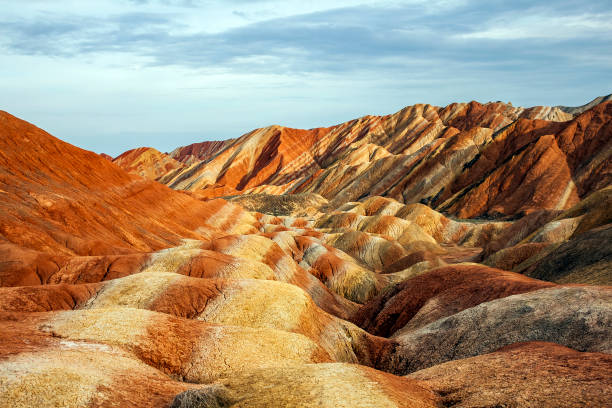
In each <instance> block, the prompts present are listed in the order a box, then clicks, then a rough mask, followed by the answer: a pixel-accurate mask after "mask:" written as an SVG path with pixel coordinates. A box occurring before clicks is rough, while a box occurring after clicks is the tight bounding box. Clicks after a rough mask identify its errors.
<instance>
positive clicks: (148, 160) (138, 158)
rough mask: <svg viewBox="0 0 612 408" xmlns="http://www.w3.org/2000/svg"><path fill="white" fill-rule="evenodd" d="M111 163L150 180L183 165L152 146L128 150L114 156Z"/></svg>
mask: <svg viewBox="0 0 612 408" xmlns="http://www.w3.org/2000/svg"><path fill="white" fill-rule="evenodd" d="M113 163H115V164H116V165H117V166H119V167H121V168H123V169H125V170H127V171H128V172H130V173H133V174H138V175H139V176H141V177H144V178H147V179H150V180H157V179H159V178H160V177H162V176H164V175H166V174H167V173H168V172H171V171H173V170H177V169H181V168H183V167H184V165H183V164H182V163H181V162H179V161H177V160H175V159H174V158H172V157H171V156H169V155H167V154H165V153H162V152H160V151H158V150H156V149H153V148H152V147H139V148H138V149H133V150H128V151H127V152H124V153H122V154H121V155H119V156H117V157H116V158H114V159H113Z"/></svg>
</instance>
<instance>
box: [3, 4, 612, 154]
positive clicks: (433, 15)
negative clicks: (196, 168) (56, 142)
mask: <svg viewBox="0 0 612 408" xmlns="http://www.w3.org/2000/svg"><path fill="white" fill-rule="evenodd" d="M0 9H1V10H2V13H1V15H0V110H5V111H7V112H9V113H11V114H13V115H15V116H18V117H20V118H22V119H24V120H27V121H29V122H31V123H34V124H35V125H37V126H39V127H41V128H43V129H45V130H46V131H48V132H50V133H51V134H53V135H54V136H57V137H59V138H61V139H63V140H65V141H67V142H69V143H72V144H74V145H77V146H79V147H82V148H84V149H88V150H93V151H95V152H98V153H101V152H104V153H107V154H110V155H112V156H116V155H118V154H119V153H121V152H123V151H125V150H128V149H131V148H135V147H140V146H151V147H155V148H157V149H158V150H160V151H165V152H167V151H171V150H173V149H174V148H175V147H177V146H181V145H187V144H190V143H195V142H200V141H204V140H222V139H227V138H232V137H238V136H240V135H242V134H244V133H246V132H248V131H250V130H252V129H255V128H258V127H263V126H268V125H272V124H279V125H283V126H290V127H297V128H313V127H319V126H330V125H333V124H337V123H341V122H344V121H347V120H350V119H353V118H357V117H360V116H363V115H367V114H389V113H393V112H396V111H398V110H400V109H401V108H402V107H404V106H407V105H412V104H415V103H430V104H433V105H439V106H444V105H447V104H449V103H452V102H467V101H471V100H477V101H480V102H487V101H498V100H501V101H504V102H508V101H511V102H512V103H513V104H514V105H521V106H534V105H566V106H577V105H582V104H584V103H586V102H588V101H590V100H592V99H593V98H595V97H597V96H600V95H606V94H609V93H612V23H611V22H612V1H611V0H604V1H598V0H590V1H588V2H585V1H564V0H557V1H554V2H551V1H538V0H531V1H523V0H513V1H495V0H486V1H484V0H472V1H467V0H465V1H464V0H408V1H375V0H363V1H350V0H338V1H329V0H328V1H319V0H313V1H304V0H302V1H294V0H283V1H274V0H223V1H217V0H115V1H111V0H87V1H83V0H54V1H49V0H0Z"/></svg>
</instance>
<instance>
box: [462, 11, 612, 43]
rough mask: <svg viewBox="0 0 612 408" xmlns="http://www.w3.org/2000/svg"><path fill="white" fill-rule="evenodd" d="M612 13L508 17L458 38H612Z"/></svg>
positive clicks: (491, 22)
mask: <svg viewBox="0 0 612 408" xmlns="http://www.w3.org/2000/svg"><path fill="white" fill-rule="evenodd" d="M611 22H612V13H609V14H582V15H577V16H550V15H542V14H540V15H528V16H518V17H516V18H513V17H512V16H505V17H503V18H500V19H495V20H493V21H490V22H488V23H487V24H486V28H484V29H482V30H479V31H474V32H470V33H461V34H457V35H455V38H458V39H462V40H474V39H478V40H524V39H550V40H565V39H571V38H577V37H581V36H584V35H592V34H594V33H610V34H611V35H612V23H611Z"/></svg>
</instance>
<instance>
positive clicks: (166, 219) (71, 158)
mask: <svg viewBox="0 0 612 408" xmlns="http://www.w3.org/2000/svg"><path fill="white" fill-rule="evenodd" d="M0 135H1V137H0V199H1V200H2V201H1V202H2V207H1V209H2V215H1V223H0V234H1V239H2V241H3V242H4V243H5V244H8V243H12V244H14V245H18V246H21V247H24V248H29V249H34V250H38V251H43V252H53V253H55V254H70V255H72V254H77V255H98V254H112V253H125V252H132V251H135V250H139V251H150V250H157V249H161V248H164V247H168V246H171V245H175V244H177V243H178V242H179V241H180V240H181V239H182V238H186V237H187V238H198V237H202V233H196V232H195V230H196V229H198V228H200V227H203V229H202V231H207V230H210V231H212V230H214V229H213V228H212V227H210V226H208V225H207V223H206V221H207V220H208V218H209V217H210V216H211V215H213V214H214V213H215V211H216V209H217V208H218V205H216V204H214V203H204V202H201V201H198V200H195V199H193V198H191V197H190V196H188V195H186V194H184V193H181V192H177V191H173V190H171V189H169V188H167V187H165V186H163V185H160V184H159V183H155V182H152V181H149V180H146V179H143V178H141V177H138V176H134V175H130V174H128V173H126V172H125V171H123V170H121V169H120V168H119V167H117V166H116V165H114V164H112V163H111V162H109V161H108V160H107V159H105V158H103V157H102V156H100V155H97V154H95V153H92V152H89V151H85V150H82V149H79V148H77V147H74V146H72V145H69V144H68V143H65V142H62V141H61V140H59V139H57V138H55V137H53V136H51V135H50V134H48V133H46V132H45V131H43V130H41V129H39V128H37V127H36V126H34V125H31V124H29V123H27V122H24V121H22V120H20V119H18V118H16V117H14V116H11V115H10V114H8V113H6V112H0Z"/></svg>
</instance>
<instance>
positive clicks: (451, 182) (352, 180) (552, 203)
mask: <svg viewBox="0 0 612 408" xmlns="http://www.w3.org/2000/svg"><path fill="white" fill-rule="evenodd" d="M595 102H597V103H595ZM588 107H589V109H580V108H576V109H574V110H572V109H571V108H564V109H561V108H559V107H554V108H551V107H541V106H540V107H533V108H528V109H525V108H520V107H518V108H517V107H514V106H512V105H510V104H503V103H499V102H495V103H487V104H484V105H483V104H480V103H477V102H470V103H454V104H451V105H448V106H446V107H443V108H441V107H435V106H431V105H414V106H409V107H406V108H404V109H402V110H401V111H399V112H397V113H395V114H392V115H387V116H365V117H363V118H360V119H356V120H353V121H350V122H346V123H343V124H340V125H337V126H333V127H330V128H317V129H311V130H299V129H289V128H285V127H281V126H271V127H267V128H261V129H257V130H254V131H252V132H250V133H247V134H245V135H243V136H241V137H240V138H238V139H233V140H231V141H228V142H227V143H226V144H223V145H221V144H219V143H218V142H210V143H211V144H210V146H208V145H206V146H205V147H203V148H204V150H208V149H211V150H212V151H211V152H210V153H206V154H205V155H204V156H205V157H203V158H202V159H201V160H199V161H194V162H193V163H190V165H188V166H187V167H185V168H183V169H178V170H175V171H170V172H168V174H167V175H166V176H164V177H163V178H162V179H161V181H162V182H163V183H165V184H167V185H168V186H170V187H171V188H173V189H178V190H189V191H194V192H196V193H197V194H198V195H199V196H201V197H219V196H229V195H236V194H245V193H251V194H252V193H268V194H275V195H279V194H295V193H315V194H319V195H321V196H322V197H324V198H326V199H328V200H330V204H331V205H332V206H333V207H338V206H340V205H342V204H344V203H346V202H349V201H356V200H358V199H361V198H363V197H367V196H374V195H377V196H385V197H389V198H393V199H395V200H397V201H400V202H401V203H406V204H410V203H418V202H422V203H425V204H428V205H429V206H430V207H432V208H434V209H437V210H440V211H444V212H446V213H449V214H452V215H456V216H458V217H460V218H472V217H476V216H480V217H482V216H489V217H498V216H513V215H516V214H520V213H528V212H532V211H534V210H538V209H549V210H555V209H567V208H570V207H571V206H572V205H574V204H576V203H577V202H578V201H580V199H581V198H584V197H586V196H587V195H588V194H590V193H592V192H594V191H596V190H598V189H600V188H602V187H605V186H606V185H608V184H609V183H610V182H611V181H612V179H611V173H612V169H611V168H610V162H611V160H610V151H611V149H612V146H611V145H610V138H609V137H608V135H609V132H610V120H611V117H612V103H611V102H608V100H607V99H606V98H601V99H598V100H596V101H594V103H593V104H592V105H588ZM180 149H183V148H179V149H178V151H180ZM184 149H186V150H187V151H189V149H191V148H190V147H186V148H184ZM552 163H556V164H557V165H554V166H553V165H552ZM558 163H561V164H560V165H559V164H558ZM124 168H125V169H130V165H129V164H127V163H126V164H125V165H124Z"/></svg>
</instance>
